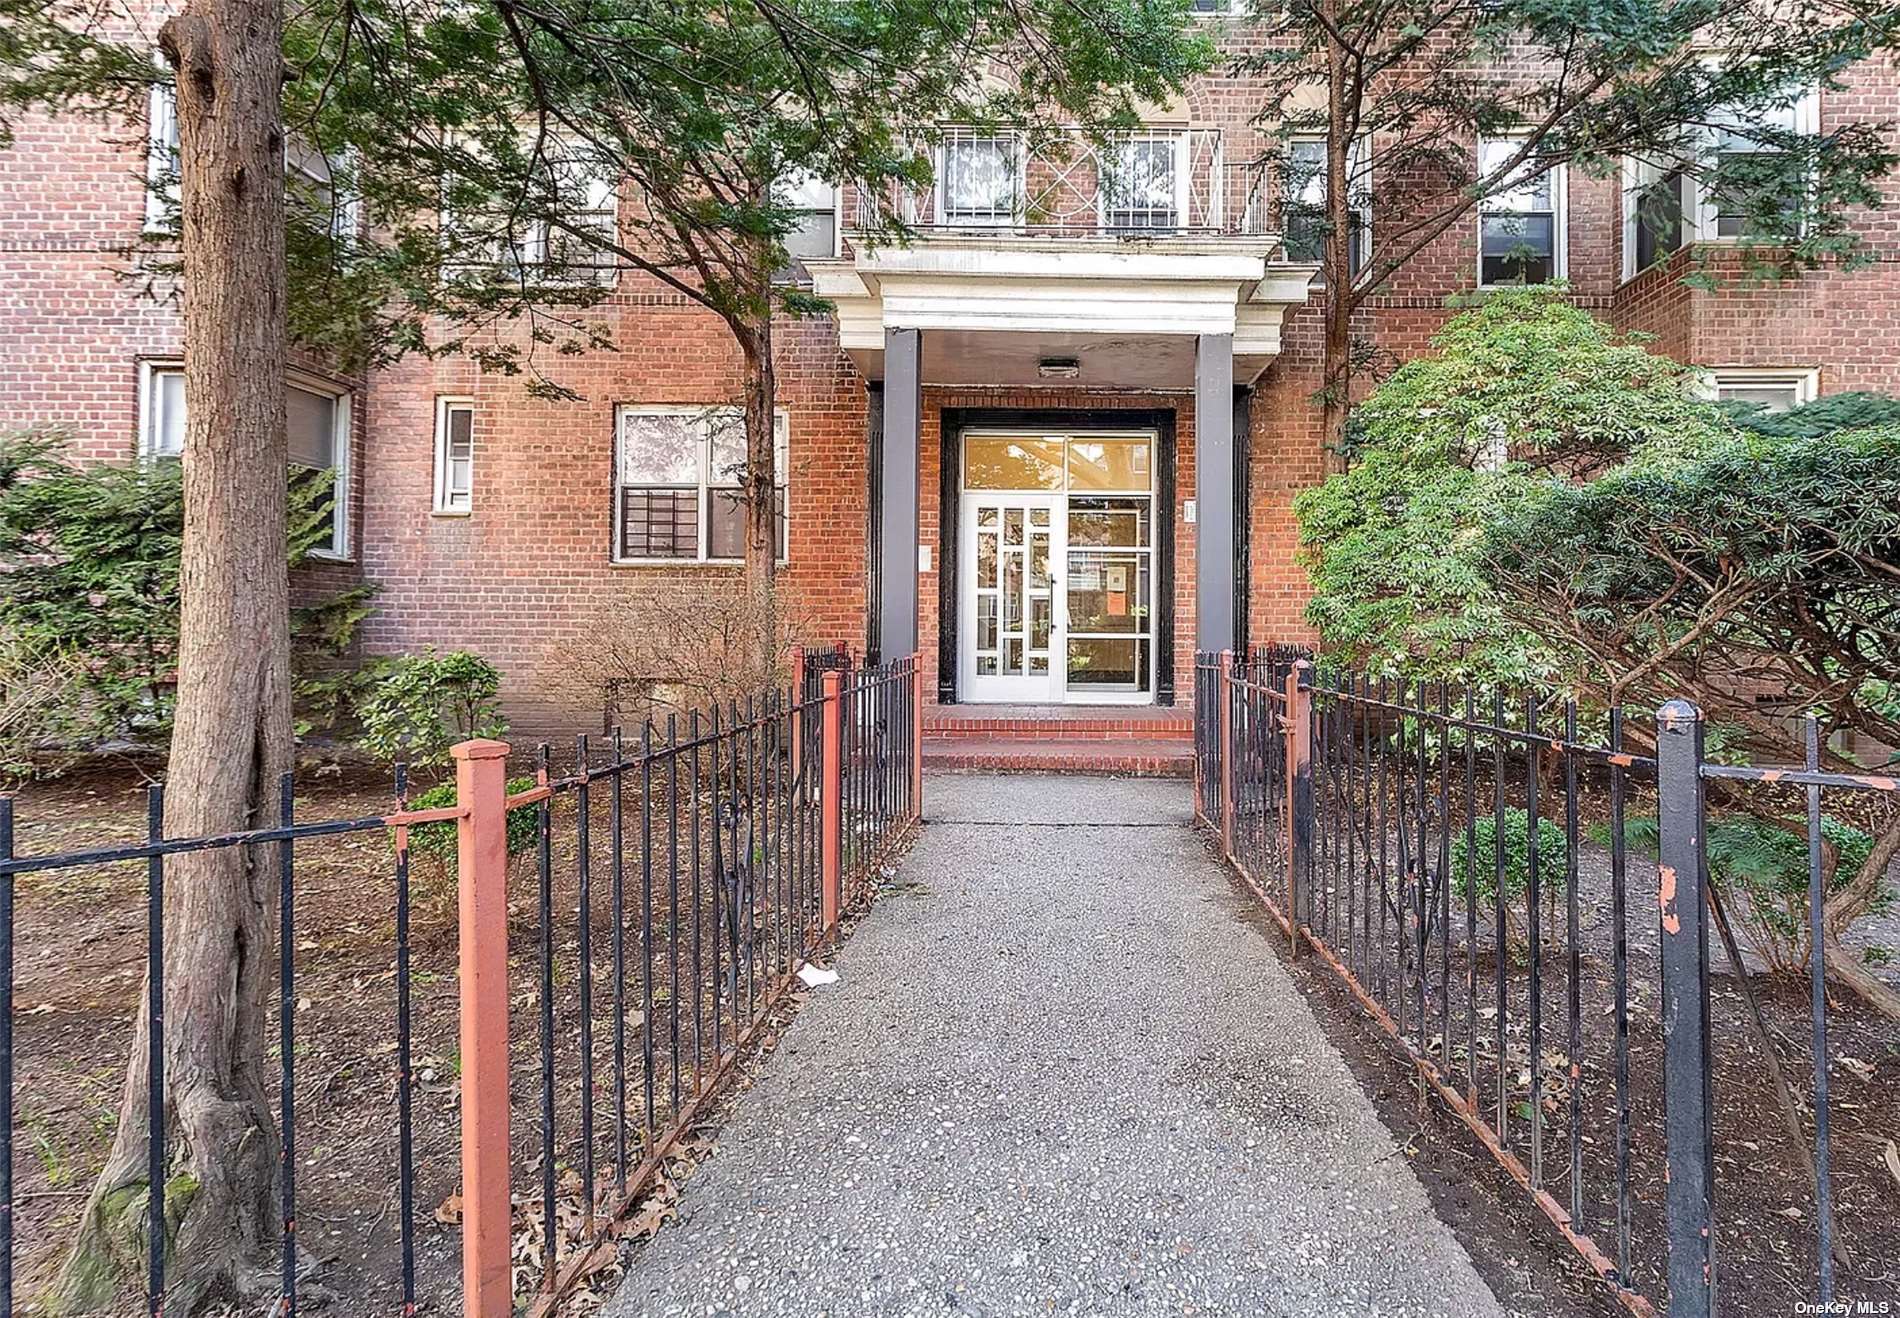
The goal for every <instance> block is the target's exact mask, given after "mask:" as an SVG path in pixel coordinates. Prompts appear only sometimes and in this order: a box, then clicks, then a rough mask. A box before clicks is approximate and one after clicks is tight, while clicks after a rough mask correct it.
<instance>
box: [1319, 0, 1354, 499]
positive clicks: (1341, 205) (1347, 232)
mask: <svg viewBox="0 0 1900 1318" xmlns="http://www.w3.org/2000/svg"><path fill="white" fill-rule="evenodd" d="M1322 8H1323V10H1324V11H1325V13H1326V15H1327V17H1328V18H1329V20H1330V21H1331V22H1332V23H1333V24H1334V25H1335V26H1336V25H1337V21H1338V17H1339V5H1338V3H1337V0H1322ZM1346 111H1347V105H1346V53H1345V51H1343V50H1342V49H1341V48H1340V46H1339V43H1338V42H1337V41H1334V40H1331V39H1328V41H1327V49H1326V260H1325V269H1326V297H1325V300H1324V302H1323V304H1322V305H1323V306H1324V309H1325V316H1326V333H1325V342H1324V347H1323V350H1322V354H1321V371H1322V379H1323V383H1322V384H1321V387H1320V419H1321V443H1322V444H1323V446H1324V450H1325V454H1324V457H1325V464H1326V467H1325V469H1326V470H1327V471H1328V472H1342V471H1344V470H1345V469H1346V413H1347V411H1348V410H1350V408H1351V407H1352V189H1351V187H1350V182H1349V179H1348V177H1347V170H1346V166H1347V161H1348V159H1349V158H1350V156H1349V153H1350V152H1351V150H1352V142H1351V140H1350V135H1351V132H1352V125H1351V124H1350V123H1348V122H1347V113H1346Z"/></svg>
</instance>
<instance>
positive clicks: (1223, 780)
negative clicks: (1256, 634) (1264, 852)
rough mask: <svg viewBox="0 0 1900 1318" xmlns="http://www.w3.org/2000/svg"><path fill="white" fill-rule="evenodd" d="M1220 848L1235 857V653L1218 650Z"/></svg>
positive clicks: (1229, 857)
mask: <svg viewBox="0 0 1900 1318" xmlns="http://www.w3.org/2000/svg"><path fill="white" fill-rule="evenodd" d="M1220 847H1221V851H1222V853H1223V854H1224V855H1226V857H1227V858H1228V859H1229V860H1232V859H1233V858H1234V652H1233V651H1232V650H1222V651H1221V652H1220Z"/></svg>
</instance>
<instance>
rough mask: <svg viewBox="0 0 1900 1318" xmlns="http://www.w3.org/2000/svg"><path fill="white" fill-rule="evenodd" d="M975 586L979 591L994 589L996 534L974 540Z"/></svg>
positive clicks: (981, 536) (980, 536)
mask: <svg viewBox="0 0 1900 1318" xmlns="http://www.w3.org/2000/svg"><path fill="white" fill-rule="evenodd" d="M976 585H977V589H979V590H995V589H996V533H995V532H994V531H992V532H990V533H989V534H988V535H978V536H977V538H976Z"/></svg>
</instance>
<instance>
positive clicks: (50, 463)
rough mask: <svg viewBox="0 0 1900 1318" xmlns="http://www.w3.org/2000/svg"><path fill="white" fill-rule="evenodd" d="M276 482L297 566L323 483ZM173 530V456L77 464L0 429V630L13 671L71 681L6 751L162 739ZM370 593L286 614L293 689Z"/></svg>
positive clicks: (170, 649)
mask: <svg viewBox="0 0 1900 1318" xmlns="http://www.w3.org/2000/svg"><path fill="white" fill-rule="evenodd" d="M287 487H288V508H287V517H288V534H287V543H286V545H285V553H286V555H287V559H288V561H289V563H290V564H291V565H292V566H293V567H294V566H296V565H297V564H299V563H301V562H302V561H303V560H304V558H305V557H306V555H307V554H308V553H309V551H310V549H311V547H312V546H313V545H315V544H317V543H318V542H319V541H320V540H321V539H322V538H323V537H324V536H325V535H326V534H327V532H328V526H329V511H328V510H329V507H330V503H329V494H330V478H329V476H328V474H327V473H316V474H312V473H299V474H297V475H295V476H293V477H291V478H290V479H289V480H288V483H287ZM183 527H184V494H183V488H182V483H181V472H180V465H179V464H178V463H176V462H166V461H154V462H139V463H130V464H124V465H118V464H99V463H95V464H88V465H85V466H81V465H78V464H76V463H73V462H71V461H69V460H68V459H67V458H66V457H65V455H64V452H63V442H62V440H61V438H60V436H58V435H57V434H51V433H29V434H23V435H11V436H4V437H0V633H4V634H5V635H6V637H7V639H8V643H9V644H10V645H11V646H13V647H15V649H16V653H15V658H16V659H17V660H18V661H19V662H20V664H21V666H22V668H23V669H24V670H27V671H33V672H44V671H45V670H46V669H47V668H48V667H50V668H52V669H55V670H58V671H61V672H64V673H66V674H68V676H69V677H70V679H71V680H69V681H65V682H63V683H61V684H60V685H59V687H58V689H57V691H56V692H54V693H53V694H52V695H51V696H50V697H49V698H47V699H43V700H41V701H40V702H39V703H38V704H37V706H36V710H35V717H34V718H33V719H32V720H28V721H23V722H22V723H20V724H17V725H10V731H8V732H7V733H5V734H0V735H3V736H5V737H11V738H14V740H15V745H14V749H15V750H16V751H19V750H24V751H29V752H30V751H32V750H35V749H38V748H40V747H43V746H46V745H59V746H63V747H67V748H89V747H91V746H94V745H98V744H100V743H102V742H110V741H133V742H140V743H153V744H163V743H164V742H165V741H166V740H167V739H168V738H169V736H170V735H171V717H172V669H173V664H174V662H175V654H176V649H177V644H178V608H179V593H178V571H179V553H180V548H181V546H182V543H183ZM369 593H370V592H369V591H368V589H367V588H359V589H355V590H349V591H344V592H341V593H339V594H337V595H335V596H332V597H329V598H327V599H325V600H322V601H319V602H317V603H315V604H313V605H311V606H309V607H306V608H302V609H298V610H296V611H295V612H294V614H293V618H292V629H291V641H292V646H291V662H292V667H293V673H294V675H295V676H296V678H297V679H298V683H299V694H300V695H301V694H302V691H303V689H304V685H303V684H304V683H305V682H306V681H308V680H309V678H308V674H309V672H310V671H311V670H312V669H320V668H322V667H324V666H326V665H329V664H333V663H334V661H335V659H336V657H337V656H339V655H341V654H342V653H343V652H344V651H345V649H347V647H348V645H349V644H350V641H351V639H352V638H353V635H354V632H355V629H356V625H357V623H358V622H360V621H361V619H362V617H363V615H364V613H365V612H366V611H367V610H366V601H367V599H368V597H369ZM5 758H8V759H10V760H15V759H18V758H20V756H19V755H17V754H8V755H6V756H5Z"/></svg>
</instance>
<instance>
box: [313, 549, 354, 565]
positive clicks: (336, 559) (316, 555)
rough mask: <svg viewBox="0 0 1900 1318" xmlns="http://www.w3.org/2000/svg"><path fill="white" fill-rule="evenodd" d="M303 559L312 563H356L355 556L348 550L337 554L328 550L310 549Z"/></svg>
mask: <svg viewBox="0 0 1900 1318" xmlns="http://www.w3.org/2000/svg"><path fill="white" fill-rule="evenodd" d="M304 558H305V559H307V560H309V561H310V562H313V563H354V562H355V561H356V556H355V555H354V554H351V553H350V552H349V551H348V550H345V551H344V552H342V553H340V554H339V553H337V552H335V551H334V550H329V549H312V550H311V551H309V552H308V553H306V554H305V555H304Z"/></svg>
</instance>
